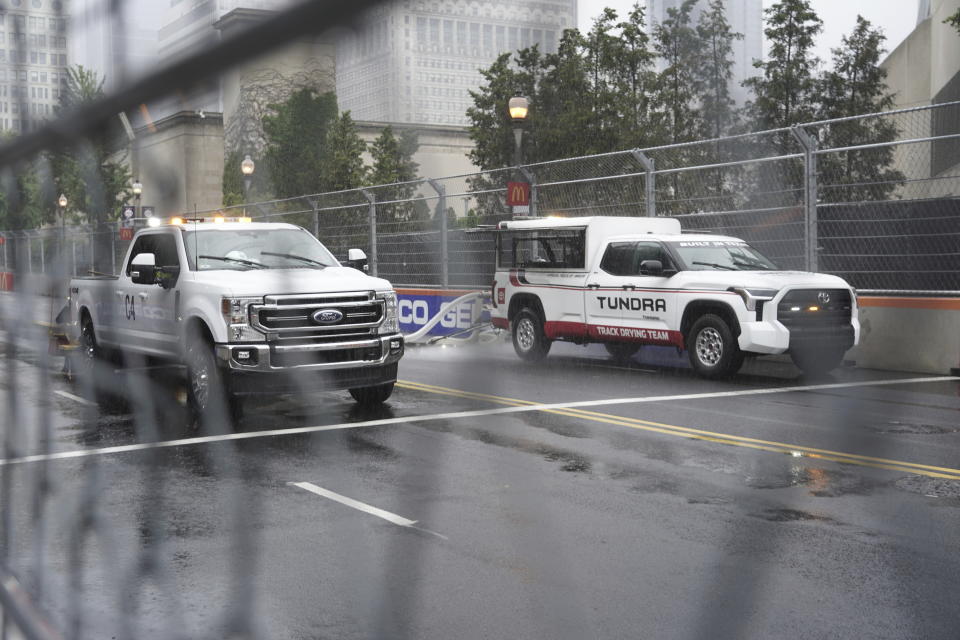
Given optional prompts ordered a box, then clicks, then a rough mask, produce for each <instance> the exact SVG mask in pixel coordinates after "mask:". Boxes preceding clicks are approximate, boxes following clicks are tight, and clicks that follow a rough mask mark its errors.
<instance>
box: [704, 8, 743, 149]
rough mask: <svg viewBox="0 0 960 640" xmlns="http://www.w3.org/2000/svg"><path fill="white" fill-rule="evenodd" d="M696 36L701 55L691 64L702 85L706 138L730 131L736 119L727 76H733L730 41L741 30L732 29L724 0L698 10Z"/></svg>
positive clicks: (722, 134)
mask: <svg viewBox="0 0 960 640" xmlns="http://www.w3.org/2000/svg"><path fill="white" fill-rule="evenodd" d="M697 36H698V37H699V38H700V42H701V45H702V51H703V57H702V59H701V62H700V64H698V65H695V66H694V75H695V76H696V77H697V84H698V85H699V86H700V87H702V91H701V92H700V107H701V109H702V111H703V125H704V126H703V133H704V135H705V136H706V137H708V138H719V137H721V136H724V135H727V134H728V133H730V131H731V129H733V128H734V126H735V125H736V121H737V112H736V108H735V105H736V103H735V102H734V100H733V98H732V97H731V96H730V80H731V79H732V78H733V42H734V41H735V40H741V39H742V38H743V34H741V33H734V32H733V31H732V30H731V28H730V23H729V22H727V16H726V10H725V9H724V4H723V0H710V4H709V5H708V6H707V9H706V10H705V11H704V12H703V13H701V14H700V21H699V22H698V24H697Z"/></svg>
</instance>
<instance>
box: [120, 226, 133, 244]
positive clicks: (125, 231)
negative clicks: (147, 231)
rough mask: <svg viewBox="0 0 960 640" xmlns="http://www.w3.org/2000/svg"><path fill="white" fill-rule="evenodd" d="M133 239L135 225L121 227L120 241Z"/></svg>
mask: <svg viewBox="0 0 960 640" xmlns="http://www.w3.org/2000/svg"><path fill="white" fill-rule="evenodd" d="M130 240H133V227H120V241H121V242H129V241H130Z"/></svg>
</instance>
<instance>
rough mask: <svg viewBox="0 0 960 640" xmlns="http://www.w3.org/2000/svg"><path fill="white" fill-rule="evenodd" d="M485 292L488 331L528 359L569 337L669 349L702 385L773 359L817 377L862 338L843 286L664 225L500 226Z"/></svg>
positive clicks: (606, 221)
mask: <svg viewBox="0 0 960 640" xmlns="http://www.w3.org/2000/svg"><path fill="white" fill-rule="evenodd" d="M491 295H492V299H493V307H494V308H493V310H492V320H493V324H494V325H495V326H498V327H500V328H504V329H509V330H510V331H511V334H512V339H513V346H514V349H515V350H516V352H517V354H518V355H519V356H520V357H521V358H523V359H526V360H533V361H535V360H540V359H542V358H544V357H545V356H546V355H547V352H548V351H549V350H550V345H551V343H552V341H554V340H566V341H571V342H575V343H580V344H585V343H590V342H601V343H603V344H604V345H606V348H607V350H608V352H609V353H610V354H611V355H612V356H614V357H617V358H629V357H632V356H633V354H635V353H636V352H637V350H638V349H639V348H640V346H641V345H644V344H652V345H673V346H675V347H677V348H678V349H681V350H682V349H686V350H687V352H688V355H689V359H690V364H691V365H692V366H693V368H694V369H695V370H696V372H697V373H699V374H700V375H702V376H705V377H710V378H713V377H722V376H729V375H732V374H734V373H736V372H737V371H738V370H739V369H740V366H741V365H742V364H743V360H744V357H745V356H748V355H760V354H780V353H789V354H790V356H791V358H792V359H793V361H794V363H796V364H797V366H799V367H800V369H802V370H803V371H804V372H806V373H824V372H827V371H830V370H832V369H834V368H836V367H837V366H838V365H839V364H840V362H841V361H842V359H843V355H844V353H846V351H847V350H848V349H850V348H851V347H852V346H853V345H855V344H856V343H857V341H858V339H859V334H860V324H859V321H858V317H857V298H856V292H855V291H854V290H853V288H851V287H850V285H848V284H847V283H846V282H845V281H844V280H843V279H841V278H838V277H836V276H831V275H825V274H817V273H806V272H798V271H781V270H779V269H778V268H777V267H776V266H775V265H774V264H773V263H772V262H770V260H768V259H767V258H765V257H764V256H763V255H761V254H760V253H759V252H758V251H757V250H756V249H754V248H752V247H750V246H749V245H748V244H747V243H746V242H744V241H743V240H740V239H738V238H731V237H727V236H718V235H708V234H686V233H681V231H680V222H679V221H678V220H675V219H671V218H627V217H624V218H619V217H591V218H566V219H563V218H558V219H543V220H523V221H512V222H501V223H500V225H499V227H498V233H497V268H496V275H495V279H494V282H493V289H492V291H491Z"/></svg>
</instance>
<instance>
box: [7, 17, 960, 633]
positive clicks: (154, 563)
mask: <svg viewBox="0 0 960 640" xmlns="http://www.w3.org/2000/svg"><path fill="white" fill-rule="evenodd" d="M197 4H198V5H199V4H200V3H197ZM206 4H211V3H206ZM221 4H230V3H229V2H228V3H221ZM375 4H376V2H373V1H372V0H360V1H358V0H326V1H325V2H322V3H321V2H303V3H298V4H293V5H291V6H289V7H288V8H284V9H283V10H280V11H276V12H275V14H272V16H271V17H270V18H269V19H267V20H265V21H263V22H261V23H258V24H256V25H255V26H253V27H251V28H250V29H249V30H247V31H245V32H242V33H237V34H234V35H231V36H230V37H223V38H222V39H219V40H218V41H217V42H216V43H215V44H214V45H211V46H210V47H208V48H207V49H205V50H203V51H199V52H196V53H195V54H190V55H186V56H184V57H183V58H182V59H180V60H177V61H176V62H174V63H173V64H171V65H170V66H167V67H164V68H162V69H161V70H159V71H156V72H155V73H151V74H148V75H146V76H144V77H142V78H140V79H137V80H134V81H132V82H130V83H129V84H127V85H123V86H121V87H120V88H119V89H117V90H116V91H115V92H113V93H110V94H108V95H107V96H105V97H104V98H103V99H101V100H99V101H96V102H94V103H92V104H89V105H86V106H84V107H82V108H80V109H77V110H75V111H72V112H68V113H65V114H63V117H62V118H60V119H58V120H57V121H54V122H50V123H49V124H47V125H41V126H39V127H37V128H35V129H31V130H28V131H25V132H23V133H22V134H21V135H20V136H18V137H16V138H13V139H12V140H10V141H8V142H5V143H4V146H3V147H2V148H0V181H2V184H3V187H4V189H5V192H4V196H5V197H6V196H7V195H8V194H7V193H6V188H7V185H9V184H11V181H12V180H14V179H16V177H17V169H18V168H19V167H21V166H23V165H22V163H25V162H27V161H29V160H30V159H31V158H33V157H34V156H35V154H37V153H38V152H40V151H47V150H51V149H58V148H63V147H65V146H68V145H70V144H77V143H80V142H82V141H83V140H85V139H86V138H87V137H89V136H91V135H92V134H93V133H95V132H96V131H98V130H99V129H100V128H102V127H103V126H104V123H105V122H106V121H107V120H109V119H112V118H115V117H116V114H117V113H120V112H127V111H133V110H136V109H137V108H139V106H140V105H141V104H143V103H146V102H148V101H149V100H150V99H152V98H156V97H163V96H169V95H171V94H176V93H177V92H179V91H181V90H188V89H189V88H191V87H194V86H195V85H197V84H198V83H202V82H203V81H204V80H209V79H210V78H211V77H215V75H216V74H217V73H218V72H220V71H222V70H224V69H227V68H230V67H232V66H235V65H237V64H239V63H242V62H244V61H246V60H249V59H251V58H252V57H253V56H256V55H258V54H262V53H264V52H268V51H271V50H273V49H274V48H276V47H279V46H282V45H284V44H287V43H288V42H289V41H290V40H291V39H293V38H295V37H296V36H298V35H306V34H311V33H315V32H316V31H318V25H321V27H322V29H327V28H332V27H336V26H338V25H343V24H345V23H346V22H347V21H349V20H350V19H352V18H354V17H356V16H357V15H358V14H359V13H360V12H362V11H363V10H365V9H367V8H369V7H371V6H373V5H375ZM55 5H56V6H58V7H59V6H60V3H55ZM122 5H123V3H122V2H117V1H110V2H109V3H108V2H104V3H103V6H104V8H105V9H106V10H115V11H118V10H119V8H120V7H121V6H122ZM18 6H19V3H18ZM231 6H232V5H231ZM59 12H60V10H59V9H58V10H57V15H59ZM3 15H4V13H2V12H0V16H3ZM21 40H22V39H21V38H19V37H18V38H15V39H13V41H15V42H18V43H19V42H20V41H21ZM17 46H19V45H17ZM121 71H122V70H121ZM120 75H121V77H123V74H122V73H121V74H120ZM24 98H25V94H24ZM24 105H25V101H22V102H21V105H20V109H21V110H23V111H24V112H26V110H25V108H24ZM44 175H45V177H43V180H44V181H46V182H45V183H44V184H41V185H40V186H39V188H40V189H46V190H49V188H50V185H49V184H47V183H49V181H50V176H49V175H46V174H44ZM510 182H525V183H528V184H529V185H530V202H529V204H528V205H524V206H522V207H518V206H510V205H508V204H507V201H508V198H507V185H508V183H510ZM51 201H52V199H51ZM212 213H221V214H224V215H227V216H231V215H245V216H249V217H252V218H254V219H256V220H259V221H272V222H290V223H294V224H297V225H300V226H302V227H304V228H306V229H308V230H310V231H311V232H312V233H314V234H315V235H316V236H317V237H318V238H320V239H321V240H322V241H323V242H324V243H325V244H326V245H327V247H328V248H329V249H330V250H331V251H332V252H333V253H334V254H335V255H336V256H337V257H340V258H343V257H346V255H347V251H348V250H349V249H350V248H361V249H363V250H364V251H365V252H366V253H367V255H368V257H369V260H370V270H371V272H372V273H373V274H374V275H378V276H381V277H384V278H387V279H389V280H390V281H392V282H393V284H394V285H395V286H417V287H438V288H447V287H450V288H485V287H487V286H489V283H490V281H491V279H492V275H493V270H494V261H495V253H494V247H493V238H492V234H491V229H492V228H493V226H495V225H496V223H498V222H500V221H502V220H507V219H511V218H512V217H515V216H517V215H526V216H534V217H537V216H539V217H546V216H565V217H569V216H593V215H611V216H675V217H678V218H680V220H681V222H682V224H683V227H684V228H685V229H686V230H698V231H708V232H713V233H724V234H730V235H735V236H739V237H742V238H745V239H746V240H748V241H749V242H751V243H752V244H754V245H755V246H756V247H757V248H759V249H760V250H761V251H762V252H764V253H765V254H767V255H768V256H769V257H770V258H771V259H773V260H774V261H775V262H777V263H778V264H779V265H780V266H782V267H783V268H785V269H807V270H812V271H821V272H826V273H833V274H837V275H840V276H843V277H844V278H846V279H847V280H848V281H850V282H851V283H852V284H853V285H854V286H856V287H857V288H858V289H860V290H863V291H871V292H878V293H879V292H884V293H894V294H896V293H913V294H918V293H919V294H948V295H960V102H951V103H946V104H934V105H930V106H923V107H917V108H912V109H903V110H898V111H892V112H888V113H881V114H868V115H863V116H857V117H853V118H844V119H840V120H831V121H823V122H814V123H809V124H806V125H802V126H798V127H794V128H790V129H779V130H773V131H763V132H757V133H750V134H744V135H738V136H731V137H727V138H721V139H715V140H704V141H699V142H692V143H686V144H678V145H668V146H661V147H655V148H648V149H633V150H626V151H620V152H615V153H607V154H602V155H596V156H590V157H581V158H568V159H563V160H556V161H552V162H544V163H539V164H531V165H524V166H519V167H505V168H500V169H495V170H490V171H482V172H477V173H473V174H464V175H456V176H430V177H428V178H424V179H422V180H416V181H412V182H406V183H401V184H387V185H376V186H367V187H363V188H360V189H354V190H347V191H339V192H333V193H319V194H303V195H302V196H299V197H296V198H288V199H284V200H271V201H263V202H250V203H246V204H243V205H237V206H234V207H224V208H221V209H217V210H215V211H198V212H196V214H198V215H205V214H212ZM146 224H147V220H146V219H143V218H134V219H133V220H132V226H133V228H134V229H135V228H138V227H142V226H144V225H146ZM122 229H123V230H126V231H129V229H130V227H129V226H125V225H124V223H122V222H120V221H107V222H103V223H99V224H97V225H94V226H77V225H68V224H66V221H65V220H62V219H61V224H53V225H50V226H47V227H43V228H37V229H17V230H6V231H0V289H9V290H13V291H14V293H13V294H4V295H3V296H2V298H0V337H2V344H3V345H4V349H5V358H6V365H7V366H6V370H5V371H4V372H3V378H2V380H0V382H2V384H3V386H4V390H3V392H2V394H3V398H4V404H3V407H2V410H0V411H2V418H0V419H2V420H3V426H4V428H3V431H2V439H3V442H2V451H3V452H2V461H0V640H7V639H8V638H18V637H21V635H20V634H22V636H24V637H27V638H31V639H33V638H36V639H42V640H49V639H52V638H59V637H70V638H78V637H111V636H113V635H116V636H117V637H123V638H137V637H146V636H148V635H151V636H152V635H159V636H161V637H183V638H185V637H197V634H196V633H194V632H192V631H191V630H190V628H189V623H188V622H186V621H184V620H182V619H179V618H178V615H179V613H181V612H183V611H184V608H183V607H178V606H172V607H171V609H172V611H171V613H170V614H169V615H161V616H160V617H162V618H163V620H164V623H165V624H167V628H166V629H164V631H163V633H158V634H150V633H147V632H145V631H144V630H143V629H140V628H138V619H137V613H138V610H141V608H142V607H145V606H146V605H145V604H144V603H143V602H140V600H147V599H148V598H151V597H156V598H157V599H159V600H162V601H164V602H170V603H178V596H177V594H176V593H175V589H174V588H173V587H172V585H171V580H170V577H169V575H167V570H168V567H166V566H165V563H164V559H163V557H162V552H163V551H164V550H165V546H164V545H165V540H164V536H163V530H164V527H163V525H162V523H161V519H162V517H163V515H164V513H165V512H164V506H165V502H167V501H172V500H174V499H176V497H175V496H170V495H169V494H166V495H165V484H164V483H165V480H164V478H165V476H164V474H162V473H160V472H159V469H161V467H162V465H163V464H164V463H166V462H167V461H168V460H169V457H170V456H172V455H174V454H171V453H170V449H163V448H160V447H157V448H150V447H145V448H144V450H143V452H142V453H138V454H137V455H141V456H142V457H141V458H138V460H139V463H140V464H139V467H138V468H137V470H136V473H138V474H140V476H142V477H139V478H138V480H142V481H143V482H144V483H145V484H147V485H148V486H150V491H149V492H148V493H149V495H146V496H143V497H142V498H141V500H140V501H139V503H138V504H137V505H135V507H134V508H133V509H132V511H133V512H134V513H131V514H129V519H130V521H129V522H127V521H125V522H123V525H125V526H116V525H117V523H113V522H110V521H108V518H107V517H106V515H105V514H104V513H103V509H101V508H100V507H99V506H98V500H99V499H100V497H101V496H102V495H103V490H104V487H107V486H109V485H110V484H111V483H121V482H123V481H124V480H125V479H126V477H125V476H124V475H123V473H124V472H125V470H123V471H121V470H118V469H117V468H115V467H114V466H113V465H112V464H111V462H110V459H109V458H105V460H106V461H100V462H98V461H97V459H96V458H94V457H90V458H89V459H87V460H82V461H81V462H79V463H78V465H79V466H78V467H76V468H73V469H72V470H69V471H64V470H54V469H53V468H52V467H51V466H50V465H48V464H46V462H45V461H46V460H47V459H48V458H49V455H50V454H51V452H52V451H53V449H54V448H55V447H56V446H57V443H55V442H54V438H53V436H52V433H53V426H52V424H51V420H52V417H51V411H50V406H49V405H50V403H51V398H50V396H51V394H50V389H49V387H50V375H49V372H50V370H51V368H52V367H54V366H58V365H54V362H53V358H52V354H51V353H50V352H49V351H48V350H47V339H48V335H47V330H46V328H43V327H41V326H40V325H38V324H36V323H35V322H34V321H35V320H37V319H40V320H46V321H52V320H54V315H55V313H56V311H57V306H58V304H57V302H58V298H57V297H43V296H36V295H31V294H38V293H42V294H49V293H53V294H55V296H60V295H62V294H63V293H64V292H65V291H64V287H65V285H64V282H65V281H66V279H67V278H68V277H69V276H73V275H85V274H89V273H91V272H97V273H113V274H115V273H117V272H118V270H119V268H120V264H121V261H122V258H123V256H124V254H125V252H126V250H127V248H128V244H129V233H127V234H124V235H121V230H122ZM126 364H130V363H126ZM133 364H134V365H141V367H140V368H141V369H144V368H145V367H146V364H147V363H133ZM131 371H132V372H131V373H128V374H127V375H126V377H127V381H126V384H127V385H128V386H132V387H135V388H140V389H147V390H148V391H149V392H148V393H144V394H139V395H137V396H136V397H135V398H134V401H133V402H132V406H130V407H128V408H129V410H130V413H131V414H132V415H133V416H134V420H133V431H134V433H133V434H132V437H133V438H134V440H135V441H136V442H138V443H156V442H158V441H160V440H162V439H163V436H164V431H163V429H164V427H165V425H169V424H173V423H176V422H177V421H178V420H179V419H180V418H178V417H177V415H175V412H176V407H173V408H171V407H172V405H174V404H175V403H168V404H169V405H170V406H167V405H165V404H164V403H162V402H160V401H159V400H157V399H156V398H158V397H161V393H160V390H157V393H156V394H154V393H153V392H154V391H155V390H156V387H154V386H153V385H156V384H157V383H156V382H155V381H153V380H150V379H147V376H145V375H143V374H141V373H137V366H134V367H133V368H132V369H131ZM90 384H92V385H94V387H102V388H107V387H109V386H110V385H112V384H115V378H114V372H113V371H100V372H97V373H96V376H95V378H94V380H93V381H92V382H91V383H90ZM101 390H102V389H101ZM96 392H97V389H94V394H93V395H96ZM88 404H89V403H88ZM83 406H84V407H85V408H84V409H83V410H84V411H86V410H87V409H88V408H87V407H86V405H83ZM89 411H91V412H92V411H94V410H93V409H92V408H89ZM171 412H173V413H171ZM128 435H130V434H128ZM82 437H88V438H91V439H93V440H96V441H97V442H99V440H97V439H98V438H102V437H104V436H103V435H102V434H93V435H91V434H84V435H83V436H82ZM104 444H105V445H107V444H109V442H106V443H104ZM234 444H236V443H233V442H226V443H224V444H222V445H220V446H218V447H215V448H214V452H213V453H211V454H204V456H205V459H204V461H203V462H202V464H203V465H208V466H210V467H215V468H217V469H220V470H230V469H233V468H234V466H235V465H234V458H235V457H236V455H237V451H238V450H237V449H235V448H232V447H233V445H234ZM237 446H239V445H237ZM177 455H182V456H188V455H191V454H187V453H183V454H177ZM198 455H199V454H198ZM31 456H34V457H36V461H37V463H36V464H35V465H32V466H31V465H27V464H13V463H12V462H11V461H31V460H34V458H31ZM14 487H17V488H18V490H17V491H14ZM214 498H215V499H214V500H212V501H211V502H212V503H213V504H214V506H217V507H218V508H221V509H222V510H224V511H226V515H223V514H220V515H223V518H224V519H225V520H227V521H229V522H234V523H236V526H235V527H234V529H233V530H234V531H236V535H235V538H234V540H233V542H234V548H232V549H231V550H230V553H231V554H232V558H233V560H234V562H233V563H232V564H231V567H232V569H233V571H234V575H233V578H232V582H231V583H230V585H229V586H228V587H226V588H224V589H223V591H224V592H225V597H224V598H223V599H224V600H225V601H226V602H228V603H229V604H227V605H225V607H224V609H223V611H218V612H215V614H211V617H216V618H217V624H216V625H215V626H213V627H211V628H210V629H205V630H204V635H205V636H206V637H216V638H225V637H235V638H248V637H249V638H259V637H270V635H269V634H268V633H267V632H266V631H265V630H264V629H262V628H260V626H259V624H258V621H257V618H256V615H255V614H256V611H257V609H256V606H255V605H256V603H255V593H254V588H253V586H252V584H251V582H252V578H251V577H250V576H251V575H252V574H253V573H254V572H255V570H256V553H255V551H256V549H255V543H256V538H255V533H256V532H255V528H254V527H252V526H246V525H249V524H250V522H252V521H254V520H255V519H256V517H257V516H258V513H259V506H260V505H259V503H258V500H257V496H256V495H250V493H249V492H248V493H247V494H244V493H243V491H242V490H241V489H237V490H236V491H235V492H232V493H230V494H229V495H216V496H214ZM210 508H213V507H210ZM131 531H132V532H134V533H130V532H131ZM131 537H132V538H133V539H130V538H131ZM54 540H56V541H57V542H59V543H61V545H62V546H64V547H66V548H67V549H68V551H67V553H66V554H65V556H66V559H65V560H61V559H59V557H58V562H60V564H57V565H54V563H53V561H52V560H51V559H50V554H49V548H50V547H51V546H52V544H53V541H54ZM93 545H96V546H98V547H99V550H100V552H101V553H102V554H103V555H104V556H106V557H107V558H108V559H109V561H108V562H105V563H103V566H98V567H97V568H95V569H93V570H90V569H88V573H86V574H85V573H84V570H83V567H85V566H87V565H86V564H85V562H84V558H85V557H86V554H87V553H88V552H89V551H90V548H91V546H93ZM355 555H356V556H361V555H363V552H362V551H359V550H358V553H356V554H355ZM91 574H92V575H91ZM91 584H96V585H102V584H109V585H112V587H113V589H112V591H111V592H110V593H96V594H93V595H91V594H90V593H87V594H84V590H85V589H88V588H89V587H90V585H91ZM142 584H148V585H149V586H148V587H141V586H140V585H142ZM158 594H159V596H158ZM84 595H86V596H87V597H88V598H89V599H92V600H93V601H94V603H95V606H92V607H88V604H87V603H86V601H82V597H83V596H84ZM51 603H54V604H53V605H51ZM179 604H182V603H179ZM51 610H55V611H54V612H53V613H52V615H51V613H50V612H51ZM274 637H275V636H274Z"/></svg>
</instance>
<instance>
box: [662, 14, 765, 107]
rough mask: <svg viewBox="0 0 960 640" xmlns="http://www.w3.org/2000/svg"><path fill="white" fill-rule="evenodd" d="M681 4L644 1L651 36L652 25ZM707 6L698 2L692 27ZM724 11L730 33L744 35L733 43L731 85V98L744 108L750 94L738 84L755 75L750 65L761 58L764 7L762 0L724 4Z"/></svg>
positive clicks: (755, 71)
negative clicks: (743, 105) (645, 2)
mask: <svg viewBox="0 0 960 640" xmlns="http://www.w3.org/2000/svg"><path fill="white" fill-rule="evenodd" d="M681 4H683V0H647V25H648V28H649V29H650V32H651V33H652V32H653V29H654V25H656V24H659V23H661V22H663V20H664V19H666V18H667V17H668V14H667V10H668V9H676V8H678V7H679V6H680V5H681ZM707 4H708V2H707V0H700V1H699V2H698V3H697V4H696V6H695V7H694V10H693V14H692V18H693V23H694V24H696V23H697V22H698V21H699V19H700V14H701V12H703V10H704V9H706V8H707ZM724 7H725V8H726V10H727V22H729V23H730V29H731V30H732V31H733V32H734V33H740V34H742V35H743V38H742V39H740V40H734V41H733V78H732V79H731V81H730V95H731V97H732V98H733V99H734V100H735V101H736V102H737V104H743V103H744V102H746V101H747V100H748V99H749V97H750V92H749V90H747V89H746V88H744V87H743V86H741V83H742V82H743V81H744V80H746V79H747V78H750V77H752V76H754V75H757V70H756V69H755V68H754V66H753V61H754V60H760V59H762V58H763V6H762V1H761V0H724Z"/></svg>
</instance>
